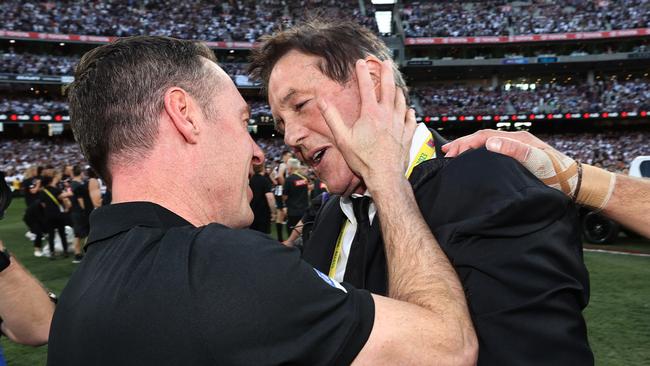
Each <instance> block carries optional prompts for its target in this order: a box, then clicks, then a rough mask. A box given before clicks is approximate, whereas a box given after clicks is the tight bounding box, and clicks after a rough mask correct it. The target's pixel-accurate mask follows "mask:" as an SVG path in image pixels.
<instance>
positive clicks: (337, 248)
mask: <svg viewBox="0 0 650 366" xmlns="http://www.w3.org/2000/svg"><path fill="white" fill-rule="evenodd" d="M349 225H350V220H347V221H345V224H344V225H343V230H341V232H340V233H339V237H338V239H336V246H335V247H334V255H333V256H332V263H331V264H330V272H329V274H328V276H329V278H334V276H335V275H336V266H337V265H338V264H339V259H341V249H342V248H343V236H344V235H345V230H346V229H347V228H348V226H349Z"/></svg>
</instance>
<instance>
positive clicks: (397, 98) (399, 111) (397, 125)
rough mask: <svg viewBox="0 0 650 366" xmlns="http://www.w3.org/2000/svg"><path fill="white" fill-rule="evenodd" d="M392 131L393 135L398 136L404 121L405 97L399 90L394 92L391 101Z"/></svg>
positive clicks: (402, 129) (402, 128)
mask: <svg viewBox="0 0 650 366" xmlns="http://www.w3.org/2000/svg"><path fill="white" fill-rule="evenodd" d="M393 103H394V105H393V108H394V109H393V116H394V117H393V132H394V133H395V136H400V135H401V134H402V132H403V131H404V123H405V122H406V119H405V117H406V98H404V93H402V92H401V91H400V92H399V93H395V94H394V101H393Z"/></svg>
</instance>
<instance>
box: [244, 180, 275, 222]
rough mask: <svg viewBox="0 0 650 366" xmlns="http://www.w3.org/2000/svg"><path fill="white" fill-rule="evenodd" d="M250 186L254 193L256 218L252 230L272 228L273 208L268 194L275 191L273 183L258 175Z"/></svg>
mask: <svg viewBox="0 0 650 366" xmlns="http://www.w3.org/2000/svg"><path fill="white" fill-rule="evenodd" d="M249 185H250V187H251V191H253V199H252V200H251V209H252V210H253V216H254V217H255V219H254V221H253V223H252V224H251V228H270V222H271V208H270V207H269V202H268V200H267V199H266V194H267V193H270V192H271V191H272V190H273V182H271V179H270V178H269V177H267V176H265V175H261V174H257V173H256V174H253V176H252V177H251V179H250V181H249ZM258 231H261V230H258Z"/></svg>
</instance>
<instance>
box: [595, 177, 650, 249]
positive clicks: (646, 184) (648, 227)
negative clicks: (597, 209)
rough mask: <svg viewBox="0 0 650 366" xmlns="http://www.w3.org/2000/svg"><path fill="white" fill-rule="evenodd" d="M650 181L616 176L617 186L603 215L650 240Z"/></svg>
mask: <svg viewBox="0 0 650 366" xmlns="http://www.w3.org/2000/svg"><path fill="white" fill-rule="evenodd" d="M648 210H650V179H641V178H633V177H630V176H627V175H623V174H617V175H616V186H615V187H614V191H613V192H612V196H611V198H610V199H609V201H608V202H607V205H606V206H605V207H604V208H603V214H604V215H606V216H607V217H609V218H611V219H613V220H615V221H617V222H619V223H621V224H623V225H625V226H626V227H628V228H630V229H632V230H634V231H636V232H637V233H639V234H641V235H643V236H645V237H646V238H650V215H648Z"/></svg>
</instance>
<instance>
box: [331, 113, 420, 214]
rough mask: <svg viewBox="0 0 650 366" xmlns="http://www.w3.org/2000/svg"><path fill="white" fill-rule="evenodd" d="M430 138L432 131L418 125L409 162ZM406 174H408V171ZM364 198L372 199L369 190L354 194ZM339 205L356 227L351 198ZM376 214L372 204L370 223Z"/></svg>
mask: <svg viewBox="0 0 650 366" xmlns="http://www.w3.org/2000/svg"><path fill="white" fill-rule="evenodd" d="M429 136H430V131H429V129H428V128H427V126H426V125H425V124H424V123H418V125H417V127H416V128H415V132H414V133H413V138H412V139H411V148H410V149H409V160H408V161H409V162H411V161H413V160H414V159H415V156H416V154H417V153H418V150H419V149H420V146H422V144H423V143H424V142H425V141H426V140H427V139H428V138H429ZM407 169H408V168H407ZM404 172H406V170H405V171H404ZM362 196H368V197H372V196H371V195H370V192H368V190H366V192H365V193H364V194H363V195H361V194H358V193H353V194H352V197H354V198H357V197H362ZM339 204H340V205H341V210H342V211H343V213H344V214H345V216H346V217H347V218H348V220H349V221H350V222H351V223H352V224H354V225H356V223H357V220H356V219H355V218H354V211H353V210H352V200H351V199H350V197H341V200H340V201H339ZM376 213H377V208H376V207H375V204H374V203H371V204H370V207H369V208H368V216H369V218H370V223H372V221H373V219H374V218H375V214H376Z"/></svg>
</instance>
